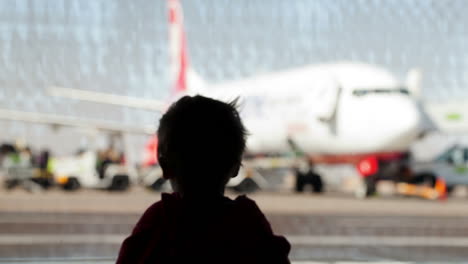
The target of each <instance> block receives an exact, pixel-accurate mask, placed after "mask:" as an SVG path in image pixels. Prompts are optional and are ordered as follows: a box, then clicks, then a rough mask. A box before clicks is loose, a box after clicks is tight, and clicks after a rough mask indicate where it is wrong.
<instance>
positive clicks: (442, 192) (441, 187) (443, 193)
mask: <svg viewBox="0 0 468 264" xmlns="http://www.w3.org/2000/svg"><path fill="white" fill-rule="evenodd" d="M434 189H435V190H436V191H437V193H438V194H439V199H440V200H445V199H447V184H446V183H445V180H444V179H441V178H437V180H436V184H435V186H434Z"/></svg>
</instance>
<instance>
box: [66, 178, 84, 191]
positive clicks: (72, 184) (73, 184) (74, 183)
mask: <svg viewBox="0 0 468 264" xmlns="http://www.w3.org/2000/svg"><path fill="white" fill-rule="evenodd" d="M80 187H81V184H80V182H79V181H78V179H77V178H75V177H70V178H68V181H67V183H65V184H64V185H63V189H64V190H65V191H76V190H78V189H79V188H80Z"/></svg>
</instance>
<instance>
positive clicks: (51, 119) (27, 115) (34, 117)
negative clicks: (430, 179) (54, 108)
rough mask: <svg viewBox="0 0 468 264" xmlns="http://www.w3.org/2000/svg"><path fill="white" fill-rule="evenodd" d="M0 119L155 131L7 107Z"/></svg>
mask: <svg viewBox="0 0 468 264" xmlns="http://www.w3.org/2000/svg"><path fill="white" fill-rule="evenodd" d="M0 119H1V120H11V121H21V122H28V123H38V124H46V125H52V126H66V127H77V128H85V129H96V130H103V131H109V132H115V133H132V134H148V135H152V134H154V133H155V131H156V128H155V127H153V126H146V127H142V126H130V125H122V124H120V123H113V122H107V121H101V120H92V119H84V118H77V117H70V116H64V115H56V114H45V113H36V112H25V111H17V110H9V109H0Z"/></svg>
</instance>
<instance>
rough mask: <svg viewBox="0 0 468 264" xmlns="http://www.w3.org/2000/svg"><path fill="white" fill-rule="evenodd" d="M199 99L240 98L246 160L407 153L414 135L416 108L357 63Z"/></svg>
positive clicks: (378, 72) (236, 86) (256, 81)
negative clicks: (251, 156) (291, 153)
mask: <svg viewBox="0 0 468 264" xmlns="http://www.w3.org/2000/svg"><path fill="white" fill-rule="evenodd" d="M201 94H203V95H206V96H210V97H213V98H217V99H221V100H224V101H227V100H233V99H235V98H236V97H240V104H241V106H240V108H241V115H242V117H243V119H244V123H245V125H246V127H247V129H248V131H249V133H250V136H249V138H248V145H247V147H248V150H249V152H251V153H272V152H273V153H277V152H285V151H287V150H288V149H289V146H288V143H287V142H288V138H290V139H292V140H293V141H294V142H295V143H296V144H297V145H298V146H299V147H300V148H301V149H302V150H303V151H305V152H307V153H308V154H355V153H378V152H393V151H404V150H407V149H408V147H409V145H410V144H411V143H412V142H413V141H414V140H415V139H416V137H417V136H418V135H419V133H420V125H421V124H420V123H421V120H420V119H421V116H420V113H419V111H418V108H417V105H416V102H415V101H414V99H413V98H411V96H410V95H409V94H408V91H407V90H405V89H404V87H403V86H402V84H401V82H399V81H398V80H397V79H396V78H395V77H394V76H393V75H392V74H390V73H389V72H387V71H386V70H383V69H381V68H379V67H376V66H372V65H366V64H359V63H336V64H323V65H317V66H309V67H304V68H300V69H296V70H291V71H286V72H282V73H275V74H274V75H273V74H271V75H264V76H260V77H256V78H251V79H246V80H242V81H235V82H230V83H227V84H222V85H216V87H213V89H207V90H205V92H202V93H201Z"/></svg>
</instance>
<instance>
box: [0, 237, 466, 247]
mask: <svg viewBox="0 0 468 264" xmlns="http://www.w3.org/2000/svg"><path fill="white" fill-rule="evenodd" d="M126 237H127V235H122V234H114V235H110V234H106V235H103V234H96V235H93V234H73V235H67V234H56V235H44V234H21V235H10V234H2V235H1V236H0V245H3V246H6V245H38V244H62V245H63V244H96V243H99V244H117V245H120V244H121V243H122V241H123V240H124V239H125V238H126ZM286 238H287V239H288V240H289V242H290V243H291V244H292V245H293V246H368V247H369V246H371V247H377V246H385V247H467V248H468V238H464V237H427V236H426V237H413V236H395V237H389V236H286Z"/></svg>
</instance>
